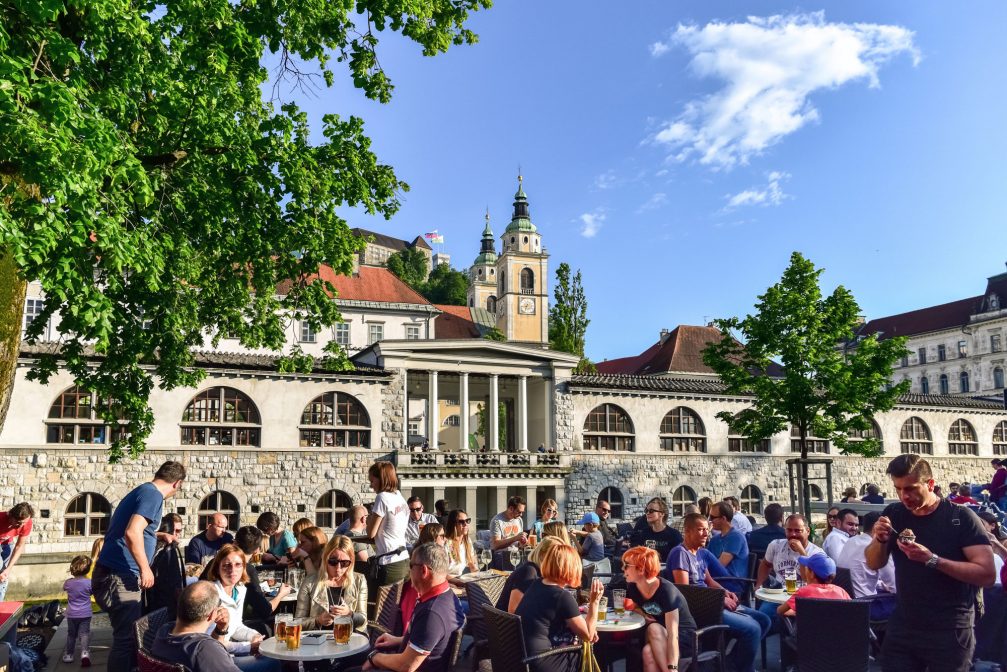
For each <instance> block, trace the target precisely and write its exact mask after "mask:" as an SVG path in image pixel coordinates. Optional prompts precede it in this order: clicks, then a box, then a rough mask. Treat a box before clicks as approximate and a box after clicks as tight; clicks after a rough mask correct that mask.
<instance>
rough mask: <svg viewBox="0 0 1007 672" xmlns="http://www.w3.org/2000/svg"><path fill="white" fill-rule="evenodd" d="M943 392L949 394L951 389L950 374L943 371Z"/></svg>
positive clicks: (941, 384) (941, 378)
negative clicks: (949, 383)
mask: <svg viewBox="0 0 1007 672" xmlns="http://www.w3.org/2000/svg"><path fill="white" fill-rule="evenodd" d="M939 385H940V386H941V394H948V393H949V392H950V391H951V387H950V386H949V385H948V375H947V374H946V373H942V374H941V377H940V383H939Z"/></svg>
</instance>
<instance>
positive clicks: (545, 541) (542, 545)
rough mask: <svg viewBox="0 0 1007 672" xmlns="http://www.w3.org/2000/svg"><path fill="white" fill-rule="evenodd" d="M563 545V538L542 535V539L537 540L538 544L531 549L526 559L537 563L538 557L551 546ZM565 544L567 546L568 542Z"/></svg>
mask: <svg viewBox="0 0 1007 672" xmlns="http://www.w3.org/2000/svg"><path fill="white" fill-rule="evenodd" d="M563 545H564V544H563V540H562V539H560V538H559V537H542V541H540V542H538V545H537V546H535V548H533V549H532V552H531V555H529V556H528V560H530V561H531V562H534V563H535V564H536V565H537V564H539V558H541V557H542V555H543V554H544V553H545V552H546V551H548V550H549V549H550V548H552V547H553V546H563ZM567 545H568V546H569V544H567Z"/></svg>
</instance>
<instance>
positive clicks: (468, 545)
mask: <svg viewBox="0 0 1007 672" xmlns="http://www.w3.org/2000/svg"><path fill="white" fill-rule="evenodd" d="M446 522H447V524H446V525H445V529H444V533H445V534H446V535H447V538H448V555H450V556H451V566H450V567H448V574H450V575H451V576H460V575H462V574H464V573H465V572H478V571H479V566H478V565H477V564H476V561H477V557H476V552H475V549H473V548H472V537H470V536H469V530H471V529H472V519H471V518H469V516H468V514H467V513H465V512H464V511H462V510H461V509H455V510H453V511H451V512H450V513H448V519H447V521H446Z"/></svg>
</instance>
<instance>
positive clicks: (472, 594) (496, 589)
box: [465, 576, 507, 613]
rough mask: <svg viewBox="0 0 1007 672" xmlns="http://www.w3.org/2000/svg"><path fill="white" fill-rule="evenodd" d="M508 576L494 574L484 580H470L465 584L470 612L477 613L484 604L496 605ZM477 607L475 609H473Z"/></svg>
mask: <svg viewBox="0 0 1007 672" xmlns="http://www.w3.org/2000/svg"><path fill="white" fill-rule="evenodd" d="M505 583H507V578H506V577H504V576H494V577H491V578H489V579H483V580H482V581H469V582H468V583H466V584H465V595H466V597H468V600H469V613H477V612H478V610H479V608H481V606H482V605H484V604H488V605H489V606H491V607H492V606H494V605H496V603H497V601H498V600H499V599H500V595H502V594H503V589H504V584H505ZM473 607H475V610H473Z"/></svg>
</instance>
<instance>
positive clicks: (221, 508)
mask: <svg viewBox="0 0 1007 672" xmlns="http://www.w3.org/2000/svg"><path fill="white" fill-rule="evenodd" d="M215 513H222V514H224V515H225V516H227V529H229V530H235V531H236V530H237V529H238V528H239V527H241V508H240V507H239V506H238V500H237V499H235V497H234V495H232V494H231V493H229V492H225V491H223V490H214V491H213V492H211V493H210V494H208V495H207V496H206V497H204V498H203V500H202V501H201V502H200V503H199V510H198V511H197V512H196V516H197V518H196V527H197V528H198V529H199V530H200V531H202V530H205V529H206V524H207V523H209V522H210V516H212V515H213V514H215Z"/></svg>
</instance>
